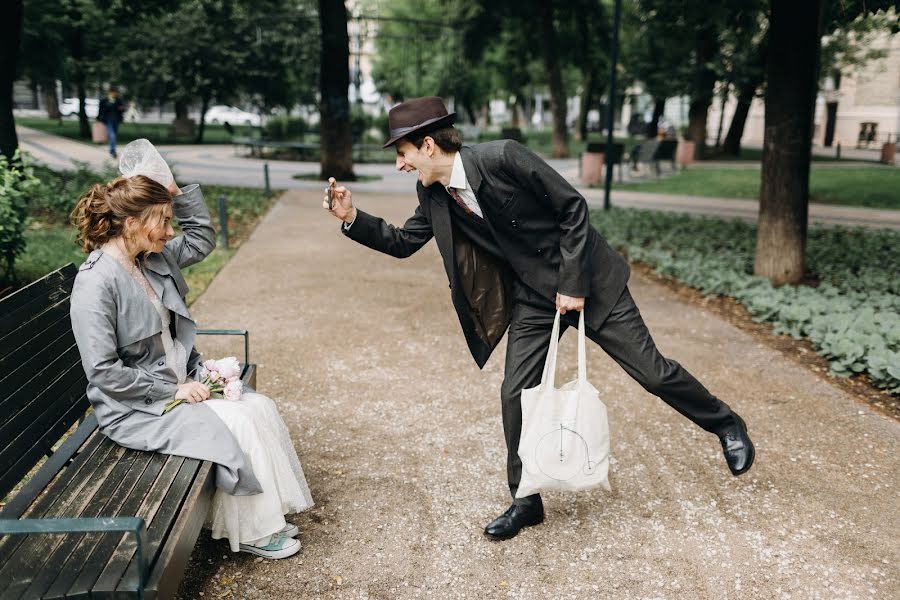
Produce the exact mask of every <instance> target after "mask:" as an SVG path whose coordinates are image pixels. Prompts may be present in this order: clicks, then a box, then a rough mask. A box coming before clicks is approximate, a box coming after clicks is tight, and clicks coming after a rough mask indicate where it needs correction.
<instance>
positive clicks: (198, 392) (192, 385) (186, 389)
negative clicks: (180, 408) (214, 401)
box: [175, 381, 210, 404]
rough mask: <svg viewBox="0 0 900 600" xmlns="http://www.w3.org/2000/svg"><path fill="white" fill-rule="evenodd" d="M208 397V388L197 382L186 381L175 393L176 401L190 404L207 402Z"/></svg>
mask: <svg viewBox="0 0 900 600" xmlns="http://www.w3.org/2000/svg"><path fill="white" fill-rule="evenodd" d="M209 396H210V391H209V388H208V387H206V386H205V385H203V384H202V383H200V382H199V381H186V382H184V383H182V384H181V385H179V386H178V390H177V391H176V392H175V399H176V400H184V401H185V402H190V403H191V404H196V403H197V402H203V401H204V400H209Z"/></svg>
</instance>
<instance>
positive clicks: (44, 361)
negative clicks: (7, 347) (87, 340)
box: [0, 316, 75, 406]
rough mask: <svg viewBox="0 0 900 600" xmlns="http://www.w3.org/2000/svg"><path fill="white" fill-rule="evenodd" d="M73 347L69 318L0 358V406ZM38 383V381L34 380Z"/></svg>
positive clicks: (58, 322) (61, 320)
mask: <svg viewBox="0 0 900 600" xmlns="http://www.w3.org/2000/svg"><path fill="white" fill-rule="evenodd" d="M74 345H75V336H74V335H73V334H72V326H71V324H70V322H69V318H68V316H66V317H64V318H62V319H60V320H59V321H57V322H56V323H54V324H53V325H52V326H50V327H48V328H47V329H46V330H45V331H43V332H41V333H40V334H39V335H38V336H36V337H35V338H34V339H32V340H30V341H28V342H27V344H26V345H25V346H23V347H22V348H20V349H18V350H16V351H14V352H11V353H10V354H7V355H6V357H5V358H3V359H0V406H2V405H3V402H4V401H5V400H6V398H8V397H9V396H11V395H12V394H13V393H15V392H16V391H18V390H19V388H21V387H22V386H23V385H25V384H26V383H27V382H29V381H31V380H32V379H34V378H35V376H36V375H38V374H39V373H41V372H45V371H47V370H48V369H49V367H50V366H51V364H52V363H53V361H55V360H57V359H58V357H59V356H60V355H62V354H63V353H65V352H66V350H68V349H70V348H71V347H72V346H74ZM36 381H37V383H40V382H41V379H37V380H36Z"/></svg>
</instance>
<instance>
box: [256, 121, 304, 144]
mask: <svg viewBox="0 0 900 600" xmlns="http://www.w3.org/2000/svg"><path fill="white" fill-rule="evenodd" d="M266 131H267V132H268V137H269V139H270V140H276V141H285V140H292V141H295V140H301V139H303V136H304V135H306V132H307V131H309V124H308V123H307V122H306V121H305V120H304V119H302V118H301V117H287V116H285V117H272V118H271V119H269V120H268V121H266Z"/></svg>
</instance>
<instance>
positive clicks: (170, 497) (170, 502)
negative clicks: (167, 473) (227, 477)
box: [116, 458, 206, 593]
mask: <svg viewBox="0 0 900 600" xmlns="http://www.w3.org/2000/svg"><path fill="white" fill-rule="evenodd" d="M201 464H203V461H200V460H197V459H194V458H189V459H186V460H185V461H184V465H183V466H182V467H181V469H180V470H179V471H178V475H176V476H175V480H174V481H173V482H172V487H171V488H170V489H169V491H168V493H167V494H166V497H165V499H163V502H162V504H161V505H160V507H159V510H158V511H157V513H156V515H155V516H154V518H153V522H152V523H150V526H149V527H148V528H147V548H148V549H147V556H148V557H150V560H149V563H150V565H151V566H153V565H155V564H156V562H157V556H158V555H159V553H160V551H161V550H162V544H163V540H165V539H167V538H168V536H169V534H170V533H171V530H172V526H173V525H174V524H175V521H176V519H177V518H178V515H179V513H180V512H181V509H182V506H183V505H184V502H185V499H186V498H187V496H188V490H189V489H190V487H191V485H193V484H194V481H195V479H196V477H197V473H198V471H199V470H200V465H201ZM203 516H204V517H205V516H206V515H205V514H204V515H203ZM133 545H134V544H132V546H133ZM137 588H138V565H137V562H136V561H134V560H132V561H131V562H130V563H129V565H128V569H127V570H126V571H125V575H124V577H122V581H120V582H119V585H118V587H117V588H116V589H117V591H118V592H120V593H122V592H131V591H133V590H137Z"/></svg>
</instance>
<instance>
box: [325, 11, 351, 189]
mask: <svg viewBox="0 0 900 600" xmlns="http://www.w3.org/2000/svg"><path fill="white" fill-rule="evenodd" d="M319 24H320V27H321V30H322V52H321V60H320V61H319V92H320V101H319V114H320V115H321V124H320V125H319V129H320V131H321V136H320V139H321V142H320V144H321V155H320V167H321V174H320V177H321V178H322V179H326V178H328V177H334V178H335V179H338V180H341V179H343V180H345V181H346V180H353V179H355V178H356V176H355V175H354V173H353V138H352V135H351V131H350V99H349V98H348V97H347V89H348V88H349V87H350V66H349V65H350V37H349V36H348V34H347V7H346V6H344V0H319Z"/></svg>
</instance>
